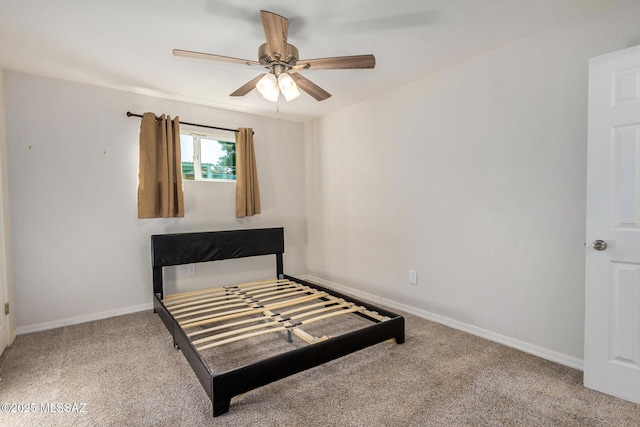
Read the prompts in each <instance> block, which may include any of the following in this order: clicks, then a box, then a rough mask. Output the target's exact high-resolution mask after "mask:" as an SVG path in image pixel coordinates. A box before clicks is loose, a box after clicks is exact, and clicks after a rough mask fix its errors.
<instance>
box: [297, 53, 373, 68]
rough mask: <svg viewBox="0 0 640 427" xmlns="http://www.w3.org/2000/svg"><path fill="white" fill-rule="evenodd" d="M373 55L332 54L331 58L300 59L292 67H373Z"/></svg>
mask: <svg viewBox="0 0 640 427" xmlns="http://www.w3.org/2000/svg"><path fill="white" fill-rule="evenodd" d="M375 66H376V57H375V56H373V55H353V56H334V57H331V58H317V59H304V60H303V59H300V60H298V63H297V64H296V66H295V67H294V68H296V69H299V68H308V69H309V70H346V69H354V68H375Z"/></svg>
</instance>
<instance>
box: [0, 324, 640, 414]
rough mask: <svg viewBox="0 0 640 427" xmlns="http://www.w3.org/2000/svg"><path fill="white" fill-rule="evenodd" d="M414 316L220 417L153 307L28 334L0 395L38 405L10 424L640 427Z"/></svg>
mask: <svg viewBox="0 0 640 427" xmlns="http://www.w3.org/2000/svg"><path fill="white" fill-rule="evenodd" d="M405 316H406V321H407V324H406V342H405V343H404V344H402V345H396V344H393V343H382V344H378V345H376V346H374V347H371V348H368V349H365V350H362V351H360V352H357V353H355V354H352V355H349V356H347V357H344V358H341V359H338V360H335V361H333V362H331V363H327V364H325V365H322V366H319V367H317V368H314V369H311V370H308V371H305V372H302V373H300V374H297V375H294V376H291V377H288V378H285V379H283V380H280V381H277V382H275V383H272V384H269V385H267V386H264V387H261V388H259V389H257V390H254V391H251V392H249V393H247V394H245V395H244V396H242V397H241V398H240V399H239V400H238V401H237V402H234V403H233V404H232V405H231V411H230V412H229V413H227V414H225V415H222V416H221V417H217V418H213V417H212V414H211V402H210V401H209V399H208V397H207V395H206V394H205V392H204V390H203V389H202V387H201V386H200V383H199V382H198V380H197V379H196V377H195V375H194V373H193V372H192V371H191V368H190V367H189V365H188V364H187V362H186V360H185V359H184V357H183V355H182V353H181V352H180V351H176V350H174V349H173V346H172V341H171V337H170V335H169V333H168V331H167V330H166V329H165V328H164V325H162V323H161V321H160V319H159V318H158V317H157V315H156V314H154V313H152V312H150V311H149V312H141V313H134V314H130V315H125V316H120V317H115V318H111V319H105V320H100V321H96V322H90V323H85V324H82V325H75V326H68V327H64V328H60V329H55V330H51V331H45V332H38V333H33V334H27V335H20V336H18V337H17V339H16V341H15V342H14V344H13V345H12V346H11V347H9V348H8V349H7V350H5V352H4V354H3V355H2V357H0V403H3V404H4V403H9V404H11V403H13V404H16V405H17V406H15V407H13V408H11V409H18V406H19V405H20V404H22V405H23V407H22V409H25V408H26V405H28V406H31V409H35V410H36V411H35V413H16V412H9V413H6V412H5V413H3V412H0V425H3V426H5V425H6V426H35V425H38V426H49V425H51V426H54V425H56V426H58V425H61V426H62V425H64V426H67V425H77V426H81V425H87V426H89V425H91V426H94V425H100V426H128V425H135V426H160V425H171V426H178V425H180V426H199V425H212V426H338V425H346V426H443V425H454V426H456V425H465V426H466V425H472V426H545V425H546V426H596V425H608V426H638V425H640V405H635V404H633V403H629V402H626V401H623V400H620V399H616V398H613V397H610V396H606V395H604V394H600V393H597V392H595V391H592V390H589V389H586V388H584V387H583V386H582V373H581V372H579V371H576V370H574V369H570V368H567V367H564V366H560V365H557V364H555V363H552V362H548V361H545V360H542V359H539V358H537V357H534V356H530V355H527V354H524V353H522V352H519V351H517V350H513V349H510V348H507V347H504V346H501V345H499V344H495V343H492V342H489V341H486V340H483V339H481V338H477V337H474V336H471V335H468V334H465V333H462V332H459V331H456V330H453V329H450V328H447V327H445V326H442V325H438V324H435V323H432V322H429V321H427V320H424V319H420V318H417V317H415V316H412V315H405ZM247 351H249V350H247ZM58 403H60V404H68V405H67V406H66V407H65V406H64V405H60V406H57V405H56V404H58ZM74 403H75V404H77V406H76V407H73V406H71V404H74ZM32 404H33V405H32ZM43 404H44V406H42V405H43ZM47 404H49V408H52V409H56V410H57V409H61V410H62V412H51V411H50V412H44V413H43V411H42V409H46V405H47ZM80 404H84V406H83V407H82V412H74V411H77V410H78V409H80ZM5 406H6V405H5ZM3 409H6V407H4V406H3ZM65 410H70V412H65Z"/></svg>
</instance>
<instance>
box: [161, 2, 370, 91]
mask: <svg viewBox="0 0 640 427" xmlns="http://www.w3.org/2000/svg"><path fill="white" fill-rule="evenodd" d="M260 19H261V20H262V26H263V27H264V36H265V38H266V40H267V42H266V43H264V44H262V45H261V46H260V47H259V48H258V61H252V60H248V59H240V58H233V57H230V56H222V55H213V54H210V53H200V52H192V51H188V50H180V49H174V50H173V54H174V55H175V56H184V57H188V58H198V59H209V60H212V61H222V62H231V63H236V64H243V65H249V66H256V65H257V66H262V67H265V68H266V69H267V70H269V71H268V72H267V73H264V74H260V75H259V76H257V77H255V78H254V79H252V80H251V81H249V82H247V83H245V84H244V85H242V86H241V87H240V88H238V89H237V90H236V91H235V92H233V93H232V94H231V96H244V95H246V94H247V93H249V92H251V91H252V90H253V88H256V89H258V91H259V92H260V93H261V94H262V96H264V97H265V98H266V99H268V100H269V101H273V102H277V101H278V97H279V94H280V93H282V95H283V96H284V97H285V99H286V100H287V101H291V100H292V99H294V98H296V97H297V96H298V95H300V91H299V90H298V89H302V90H303V91H305V92H306V93H308V94H309V95H311V96H312V97H313V98H315V99H316V100H317V101H323V100H325V99H327V98H329V97H330V96H331V94H330V93H329V92H327V91H326V90H324V89H322V88H321V87H320V86H318V85H316V84H315V83H313V82H312V81H311V80H309V79H307V78H306V77H304V76H302V75H301V74H300V71H301V70H306V69H309V70H338V69H356V68H360V69H361V68H374V67H375V65H376V58H375V56H373V55H371V54H369V55H353V56H334V57H329V58H318V59H306V60H302V59H298V49H297V48H296V47H295V46H293V45H291V44H289V43H287V33H288V31H289V20H288V19H287V18H284V17H282V16H280V15H278V14H275V13H273V12H267V11H266V10H261V11H260Z"/></svg>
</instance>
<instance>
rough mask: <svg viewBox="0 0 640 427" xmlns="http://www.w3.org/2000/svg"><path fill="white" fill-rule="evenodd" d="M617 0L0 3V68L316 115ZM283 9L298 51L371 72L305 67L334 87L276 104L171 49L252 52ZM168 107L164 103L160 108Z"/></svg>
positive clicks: (235, 73) (240, 77) (242, 77)
mask: <svg viewBox="0 0 640 427" xmlns="http://www.w3.org/2000/svg"><path fill="white" fill-rule="evenodd" d="M615 2H616V0H396V1H389V0H330V1H328V0H325V1H313V0H295V1H294V0H287V1H284V0H265V1H260V2H257V1H255V0H253V1H252V0H183V1H175V0H171V1H170V0H58V1H51V0H0V67H2V68H4V69H9V70H16V71H22V72H27V73H32V74H38V75H43V76H49V77H54V78H60V79H64V80H71V81H77V82H82V83H89V84H94V85H98V86H104V87H110V88H117V89H122V90H126V91H130V92H135V93H142V94H148V95H157V96H161V97H165V98H169V99H176V100H181V101H187V102H191V103H196V104H203V105H209V106H214V107H220V108H226V109H231V110H239V111H246V112H252V113H257V114H262V115H270V116H276V115H278V113H277V112H276V111H277V110H276V107H278V108H279V113H280V115H281V116H282V117H284V118H291V119H305V118H311V117H318V116H321V115H324V114H326V113H328V112H331V111H335V110H338V109H340V108H343V107H346V106H348V105H351V104H354V103H357V102H359V101H361V100H363V99H366V98H368V97H372V96H375V95H377V94H380V93H382V92H385V91H388V90H390V89H393V88H395V87H398V86H401V85H404V84H407V83H409V82H411V81H413V80H416V79H419V78H421V77H424V76H426V75H428V74H431V73H434V72H437V71H439V70H442V69H445V68H448V67H451V66H454V65H456V64H458V63H460V62H463V61H466V60H468V59H470V58H472V57H474V56H477V55H480V54H482V53H484V52H487V51H489V50H492V49H495V48H497V47H500V46H503V45H505V44H507V43H510V42H513V41H514V40H517V39H520V38H523V37H527V36H528V35H531V34H533V33H536V32H539V31H542V30H544V29H546V28H549V27H552V26H555V25H559V24H561V23H565V22H567V21H569V20H571V19H573V18H575V17H577V16H580V15H582V14H585V13H588V12H591V11H593V10H594V9H597V8H600V7H606V6H610V5H611V4H612V3H615ZM260 9H264V10H268V11H271V12H275V13H278V14H280V15H282V16H284V17H287V18H289V43H291V44H293V45H295V46H296V47H297V48H298V50H299V52H300V57H301V59H311V58H320V57H328V56H342V55H357V54H367V53H373V54H374V55H375V56H376V68H375V69H374V70H315V71H313V70H307V71H305V72H304V75H305V76H306V77H307V78H309V79H311V80H312V81H313V82H315V83H316V84H318V85H320V86H321V87H322V88H324V89H325V90H327V91H328V92H330V93H331V94H332V95H333V96H332V97H331V98H329V99H328V100H326V101H322V102H317V101H315V100H314V99H313V98H311V97H310V96H308V95H306V94H302V95H301V96H300V97H299V98H297V99H295V100H293V101H292V102H289V103H287V102H285V101H284V100H281V101H280V102H279V103H278V104H277V105H276V104H274V103H271V102H269V101H266V100H264V99H263V98H262V97H261V96H260V95H259V94H258V93H257V91H255V90H254V91H252V92H251V93H249V94H248V95H247V96H245V97H242V98H232V97H230V96H229V94H230V93H231V92H233V91H234V90H235V89H237V88H238V87H240V86H242V85H243V84H244V83H246V82H247V81H249V80H251V79H252V78H253V77H255V76H257V75H258V74H260V73H261V72H262V71H263V69H262V68H260V67H248V66H244V65H237V64H227V63H220V62H213V61H204V60H196V59H188V58H179V57H175V56H173V55H172V53H171V51H172V49H174V48H178V49H184V50H193V51H200V52H207V53H214V54H218V55H225V56H232V57H237V58H244V59H252V60H257V54H258V46H259V45H260V44H262V43H264V32H263V29H262V25H261V23H260V13H259V10H260ZM167 113H169V114H171V112H167Z"/></svg>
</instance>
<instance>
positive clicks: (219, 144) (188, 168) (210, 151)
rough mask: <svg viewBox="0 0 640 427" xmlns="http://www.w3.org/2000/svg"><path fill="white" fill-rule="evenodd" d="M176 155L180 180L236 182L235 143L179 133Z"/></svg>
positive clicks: (206, 136) (212, 136) (231, 140)
mask: <svg viewBox="0 0 640 427" xmlns="http://www.w3.org/2000/svg"><path fill="white" fill-rule="evenodd" d="M180 153H181V154H180V155H181V157H182V179H184V180H188V181H212V180H226V181H235V179H236V143H235V140H233V139H230V138H227V137H220V136H216V135H207V134H202V133H195V132H190V131H181V132H180Z"/></svg>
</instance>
